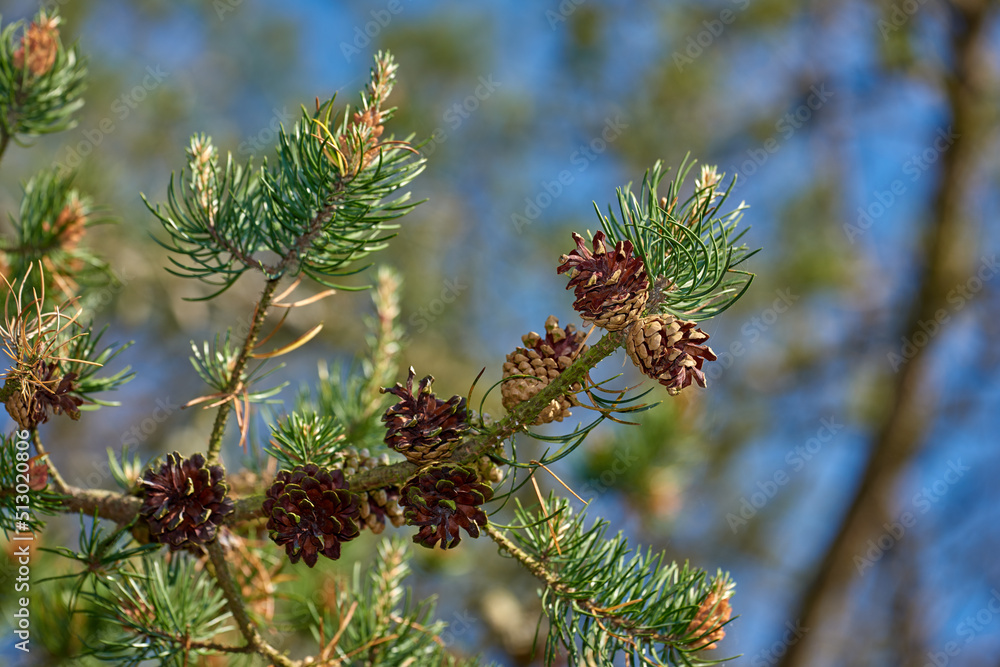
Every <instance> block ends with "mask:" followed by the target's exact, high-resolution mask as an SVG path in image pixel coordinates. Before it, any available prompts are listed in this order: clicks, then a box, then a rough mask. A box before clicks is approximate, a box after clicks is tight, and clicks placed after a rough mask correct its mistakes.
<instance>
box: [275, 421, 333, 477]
mask: <svg viewBox="0 0 1000 667" xmlns="http://www.w3.org/2000/svg"><path fill="white" fill-rule="evenodd" d="M271 436H272V439H271V447H269V448H268V450H267V451H269V452H270V453H271V454H272V455H273V456H274V457H275V458H276V459H277V460H278V465H279V466H280V467H281V469H283V470H291V469H292V468H294V467H295V466H299V465H306V464H308V463H315V464H316V465H318V466H319V467H321V468H334V467H337V462H338V459H339V456H338V454H339V452H340V451H341V450H342V449H344V447H346V446H347V442H346V441H345V438H344V425H343V424H341V423H340V422H339V421H337V420H336V419H335V418H333V417H328V416H320V415H315V414H312V413H308V412H307V413H299V412H293V413H292V414H290V415H288V416H287V417H286V418H285V419H283V420H279V421H278V422H277V423H276V424H274V425H273V426H271Z"/></svg>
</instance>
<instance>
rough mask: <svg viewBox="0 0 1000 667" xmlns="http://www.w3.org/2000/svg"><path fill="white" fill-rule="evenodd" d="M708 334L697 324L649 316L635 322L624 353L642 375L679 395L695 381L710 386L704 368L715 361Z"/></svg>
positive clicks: (667, 316) (664, 316) (670, 317)
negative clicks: (707, 363) (709, 362)
mask: <svg viewBox="0 0 1000 667" xmlns="http://www.w3.org/2000/svg"><path fill="white" fill-rule="evenodd" d="M706 340H708V334H707V333H705V332H704V331H702V330H701V329H698V328H697V327H696V326H695V323H694V322H690V321H687V320H680V319H677V318H676V317H674V316H673V315H649V316H647V317H644V318H643V319H641V320H639V321H638V322H636V323H635V324H634V325H633V326H632V329H630V330H629V332H628V335H627V336H626V338H625V350H626V351H627V352H628V356H629V357H630V358H631V359H632V362H633V363H634V364H635V365H636V366H638V367H639V370H641V371H642V372H643V373H645V374H646V375H648V376H649V377H651V378H653V379H654V380H656V381H657V382H659V383H660V384H662V385H663V386H664V387H666V388H667V392H669V393H670V394H678V393H680V391H681V390H682V389H684V388H685V387H687V386H688V385H690V384H691V381H692V380H693V381H694V382H695V383H697V384H698V386H700V387H705V386H707V382H706V380H705V372H704V371H702V369H701V367H702V365H703V364H704V363H705V360H706V359H707V360H709V361H715V359H716V356H715V353H714V352H712V348H710V347H708V346H707V345H703V344H702V343H704V342H705V341H706Z"/></svg>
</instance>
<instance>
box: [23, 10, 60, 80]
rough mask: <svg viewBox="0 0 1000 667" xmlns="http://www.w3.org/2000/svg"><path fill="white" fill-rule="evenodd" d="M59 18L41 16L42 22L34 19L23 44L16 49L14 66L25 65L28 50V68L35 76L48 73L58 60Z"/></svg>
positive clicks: (25, 34) (25, 33) (26, 32)
mask: <svg viewBox="0 0 1000 667" xmlns="http://www.w3.org/2000/svg"><path fill="white" fill-rule="evenodd" d="M58 25H59V19H58V18H50V17H46V16H45V15H44V14H43V15H42V16H41V19H40V22H39V23H36V22H34V21H32V23H31V25H30V26H29V27H28V29H27V30H26V31H25V32H24V37H22V38H21V46H19V47H18V49H17V50H16V51H14V67H15V68H17V69H21V68H22V67H24V60H25V52H27V60H28V69H29V70H30V71H31V73H32V74H34V75H35V76H42V75H43V74H46V73H48V71H49V70H50V69H52V66H53V65H54V64H55V62H56V54H57V53H58V51H59V29H58V28H57V27H56V26H58Z"/></svg>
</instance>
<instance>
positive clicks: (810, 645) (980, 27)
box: [781, 1, 991, 667]
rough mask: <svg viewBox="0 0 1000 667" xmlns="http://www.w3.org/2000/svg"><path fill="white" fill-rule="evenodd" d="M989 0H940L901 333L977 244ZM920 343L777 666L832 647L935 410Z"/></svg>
mask: <svg viewBox="0 0 1000 667" xmlns="http://www.w3.org/2000/svg"><path fill="white" fill-rule="evenodd" d="M990 4H991V3H989V2H986V1H965V2H956V3H953V4H952V5H951V6H950V12H951V17H952V21H951V25H950V26H949V28H950V31H951V35H952V42H951V48H952V51H951V55H952V62H953V63H954V64H953V70H952V71H951V72H946V73H943V74H942V85H943V87H944V88H945V90H946V93H947V99H948V102H949V105H950V107H951V112H952V130H953V132H954V135H955V136H956V139H955V142H954V144H953V145H952V146H951V148H949V149H947V150H946V151H945V152H944V154H943V156H942V160H941V162H942V166H941V178H940V182H939V184H938V189H937V192H936V193H935V196H934V202H933V208H932V217H931V220H930V221H929V227H928V229H927V230H926V233H925V237H924V239H923V241H924V242H923V244H922V245H921V246H920V247H921V248H922V257H921V258H920V259H919V260H918V262H917V270H918V272H919V276H918V278H917V280H918V284H919V286H920V287H919V289H918V290H917V292H916V293H915V296H914V298H913V300H912V302H911V303H910V305H909V307H908V314H907V316H906V319H905V320H903V322H904V323H905V326H903V327H902V331H903V332H905V334H904V335H906V336H907V338H909V339H910V340H913V336H914V334H915V333H917V332H920V331H922V329H921V328H920V323H921V322H927V321H936V318H935V314H936V313H937V312H938V311H939V310H940V309H942V308H945V307H946V305H947V304H946V295H947V294H948V292H949V290H951V289H952V288H954V287H955V286H956V285H958V284H959V283H963V282H965V280H967V279H968V278H969V277H970V276H971V275H972V274H973V273H974V272H975V263H974V262H975V260H976V259H977V255H976V253H975V252H974V249H975V248H976V247H977V244H976V243H975V242H973V241H972V239H973V238H974V235H975V232H976V229H975V227H974V225H973V224H972V223H971V222H970V221H969V220H968V217H967V216H969V212H968V211H966V210H965V203H966V202H967V201H968V196H969V194H970V190H971V187H972V184H973V182H974V180H975V179H974V171H975V169H976V165H977V158H978V152H979V148H980V147H981V146H983V145H984V144H985V141H984V135H985V133H986V130H987V128H988V123H986V122H984V118H983V113H984V112H985V111H986V109H984V108H983V107H984V106H985V105H983V104H982V102H983V101H984V99H985V96H984V95H983V88H984V77H985V75H986V72H985V71H984V63H985V58H984V57H983V55H982V53H981V52H980V50H979V45H980V39H981V35H982V33H983V31H984V27H985V26H986V24H987V23H988V21H987V17H988V15H989V11H988V7H989V6H990ZM893 340H898V339H897V338H895V337H893ZM930 349H931V345H927V346H924V347H922V348H919V349H918V350H917V352H916V354H915V355H914V356H913V357H912V358H911V359H909V360H908V361H905V362H904V363H903V364H902V365H901V366H900V367H899V368H898V373H897V374H896V377H895V378H894V379H893V382H892V387H893V395H892V397H891V399H890V404H889V409H888V410H887V412H886V415H885V417H884V418H883V420H882V422H881V424H880V425H879V426H878V428H877V429H876V433H875V435H874V438H873V444H872V450H871V455H870V458H869V461H868V464H867V467H866V469H865V471H864V475H863V477H862V480H861V483H860V484H859V486H858V489H857V492H856V494H855V497H854V499H853V501H852V503H851V506H850V509H849V510H848V511H847V513H846V515H845V516H844V518H843V520H842V523H841V525H840V528H839V529H838V531H837V533H836V536H835V537H834V539H833V541H832V542H831V543H830V546H829V548H828V550H827V552H826V554H825V555H824V556H823V558H822V560H821V562H820V564H819V566H818V568H817V569H816V572H815V575H814V578H813V580H812V581H811V582H810V584H809V586H808V587H807V589H806V591H805V593H804V595H803V597H802V601H801V603H800V609H799V610H798V613H796V614H795V615H794V616H792V618H795V619H798V620H799V622H800V623H801V624H802V625H803V626H804V627H807V628H809V629H810V632H809V633H808V634H807V635H806V636H805V637H804V638H803V640H802V641H801V642H798V643H797V644H794V645H792V646H790V647H789V650H788V652H787V653H786V654H785V657H784V660H783V661H782V662H781V665H783V667H799V666H800V665H806V664H821V663H823V662H824V659H825V658H826V657H827V656H828V655H830V654H832V653H833V651H831V652H830V653H825V652H824V642H823V638H824V631H823V629H824V627H835V626H836V625H837V623H838V622H839V621H840V620H841V618H842V612H843V611H844V609H845V606H846V603H847V599H848V591H849V588H850V586H851V584H852V582H853V580H854V577H855V576H856V575H857V574H858V566H857V565H856V562H855V556H862V557H863V555H864V553H865V550H866V545H867V542H868V540H872V539H878V536H879V535H880V534H881V533H882V532H883V531H884V530H885V528H884V525H883V524H885V523H888V522H891V521H895V520H896V518H897V516H896V514H895V508H896V503H895V498H896V493H895V491H896V489H895V482H896V480H897V478H898V476H899V473H900V472H901V471H903V469H904V468H905V467H906V466H907V465H908V464H909V462H910V460H911V459H912V458H913V456H914V454H915V453H916V452H917V451H918V449H919V447H920V445H921V444H922V442H923V437H924V435H925V433H926V432H927V430H928V429H929V428H931V427H932V426H933V424H934V420H935V413H936V412H937V406H938V399H939V397H938V396H937V395H936V393H935V391H934V388H933V387H932V386H930V385H931V382H930V379H931V378H932V373H931V364H932V358H931V355H930V354H929V352H930ZM894 351H896V352H897V353H898V350H894ZM905 547H906V545H897V548H905Z"/></svg>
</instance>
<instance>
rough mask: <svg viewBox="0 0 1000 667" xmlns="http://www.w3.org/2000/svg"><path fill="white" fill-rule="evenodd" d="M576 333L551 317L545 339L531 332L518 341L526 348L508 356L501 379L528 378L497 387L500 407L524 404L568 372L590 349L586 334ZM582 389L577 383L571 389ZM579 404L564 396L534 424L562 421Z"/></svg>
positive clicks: (546, 321) (544, 411)
mask: <svg viewBox="0 0 1000 667" xmlns="http://www.w3.org/2000/svg"><path fill="white" fill-rule="evenodd" d="M575 329H576V328H575V327H574V326H573V325H572V324H569V325H567V326H566V328H565V329H562V328H560V326H559V319H558V318H557V317H556V316H555V315H550V316H549V318H548V319H547V320H545V337H544V338H543V337H542V336H539V335H538V334H537V333H535V332H534V331H532V332H531V333H529V334H528V335H526V336H522V337H521V341H522V342H523V343H524V345H525V347H519V348H517V349H516V350H514V351H513V352H511V353H510V354H508V355H507V361H506V362H504V365H503V376H504V378H509V377H511V376H513V375H528V376H531V377H521V378H514V379H512V380H508V381H506V382H504V383H503V384H502V385H500V394H501V396H502V398H503V406H504V407H505V408H507V410H513V409H514V408H515V407H517V406H518V405H520V404H521V403H523V402H524V401H527V400H529V399H531V398H533V397H534V396H535V394H537V393H538V392H540V391H541V390H542V389H544V388H545V387H547V386H548V384H549V383H550V382H552V380H554V379H556V378H557V377H559V375H560V374H561V373H562V372H563V371H564V370H566V369H567V368H569V367H570V365H571V364H572V363H573V361H575V360H576V358H577V357H578V356H580V355H581V354H583V353H584V352H586V351H587V350H588V349H589V348H588V347H587V346H586V345H584V344H583V341H584V339H585V338H586V337H587V336H586V334H584V333H583V332H582V331H581V332H577V331H576V330H575ZM582 388H583V385H581V384H580V383H579V382H576V383H574V384H573V385H572V386H571V387H570V389H571V390H572V391H573V392H577V391H580V390H581V389H582ZM579 404H580V403H579V401H577V400H576V396H575V395H574V394H573V393H567V394H564V395H562V396H560V397H559V398H558V399H555V400H553V401H552V402H551V403H550V404H549V405H548V406H547V407H546V408H545V409H544V410H543V411H542V412H541V413H540V414H539V415H538V419H537V420H535V422H534V423H535V424H548V423H549V422H552V421H562V420H563V419H564V418H566V417H569V416H570V411H569V409H570V408H571V407H573V406H574V405H579Z"/></svg>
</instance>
